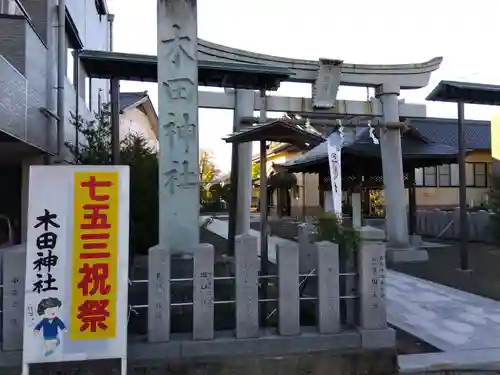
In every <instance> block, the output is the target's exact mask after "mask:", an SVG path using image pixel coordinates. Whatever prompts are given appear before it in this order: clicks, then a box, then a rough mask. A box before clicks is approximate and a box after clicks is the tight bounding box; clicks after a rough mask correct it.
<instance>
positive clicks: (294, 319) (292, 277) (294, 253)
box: [276, 243, 300, 336]
mask: <svg viewBox="0 0 500 375" xmlns="http://www.w3.org/2000/svg"><path fill="white" fill-rule="evenodd" d="M276 256H277V261H278V277H279V282H278V284H279V298H278V314H279V328H278V330H279V333H280V335H283V336H294V335H298V334H299V333H300V300H299V247H298V246H297V245H296V244H294V243H286V244H277V245H276Z"/></svg>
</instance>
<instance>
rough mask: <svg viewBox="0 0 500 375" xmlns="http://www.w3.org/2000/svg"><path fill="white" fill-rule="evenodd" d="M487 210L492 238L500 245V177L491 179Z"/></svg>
mask: <svg viewBox="0 0 500 375" xmlns="http://www.w3.org/2000/svg"><path fill="white" fill-rule="evenodd" d="M488 206H489V207H488V208H489V210H490V211H491V213H492V215H490V227H491V232H492V234H493V236H495V237H496V240H497V242H498V243H500V177H495V176H492V177H491V190H490V193H489V199H488Z"/></svg>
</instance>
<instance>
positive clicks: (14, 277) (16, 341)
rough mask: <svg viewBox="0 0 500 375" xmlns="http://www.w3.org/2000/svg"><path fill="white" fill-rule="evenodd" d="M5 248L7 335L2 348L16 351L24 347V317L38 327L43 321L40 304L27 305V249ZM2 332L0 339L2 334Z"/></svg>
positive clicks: (1, 263)
mask: <svg viewBox="0 0 500 375" xmlns="http://www.w3.org/2000/svg"><path fill="white" fill-rule="evenodd" d="M11 249H12V250H4V251H3V253H2V254H1V255H0V257H1V258H0V267H2V270H1V272H0V273H1V276H2V278H1V281H2V284H3V290H2V293H0V296H1V297H2V305H0V307H2V310H3V313H2V323H3V324H2V327H3V330H0V334H1V335H2V336H3V340H0V341H3V342H2V348H1V349H2V350H3V351H13V350H22V349H23V325H24V321H23V319H26V320H27V321H28V324H27V325H28V326H32V327H33V328H35V325H36V324H37V323H38V321H39V317H38V314H37V312H36V306H29V307H28V308H27V309H26V311H25V309H24V290H25V272H26V250H25V247H24V246H23V248H21V247H18V248H11ZM2 336H0V339H1V338H2Z"/></svg>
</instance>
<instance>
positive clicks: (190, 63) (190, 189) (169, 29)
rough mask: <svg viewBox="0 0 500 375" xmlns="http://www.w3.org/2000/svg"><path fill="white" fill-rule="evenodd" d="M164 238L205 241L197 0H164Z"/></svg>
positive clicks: (174, 244)
mask: <svg viewBox="0 0 500 375" xmlns="http://www.w3.org/2000/svg"><path fill="white" fill-rule="evenodd" d="M157 25H158V26H157V27H158V104H159V110H158V114H159V116H158V117H159V125H160V126H159V127H158V134H159V141H160V151H159V205H160V208H159V244H160V247H161V248H163V249H169V250H171V251H172V252H173V253H186V252H189V250H191V251H192V250H193V249H195V248H196V246H197V245H198V244H199V242H200V241H199V230H200V229H199V224H198V216H199V210H200V208H199V204H200V201H199V188H198V187H199V165H198V158H199V151H198V57H197V56H198V54H197V41H198V39H197V1H196V0H159V1H158V21H157Z"/></svg>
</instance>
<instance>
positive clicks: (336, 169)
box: [327, 132, 343, 217]
mask: <svg viewBox="0 0 500 375" xmlns="http://www.w3.org/2000/svg"><path fill="white" fill-rule="evenodd" d="M342 142H343V137H342V135H341V134H340V133H338V132H333V133H332V134H330V135H329V136H328V139H327V147H328V164H329V166H330V181H331V184H332V202H333V205H332V206H333V212H334V213H335V214H337V215H339V216H340V217H342V169H341V161H340V157H341V149H342Z"/></svg>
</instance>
